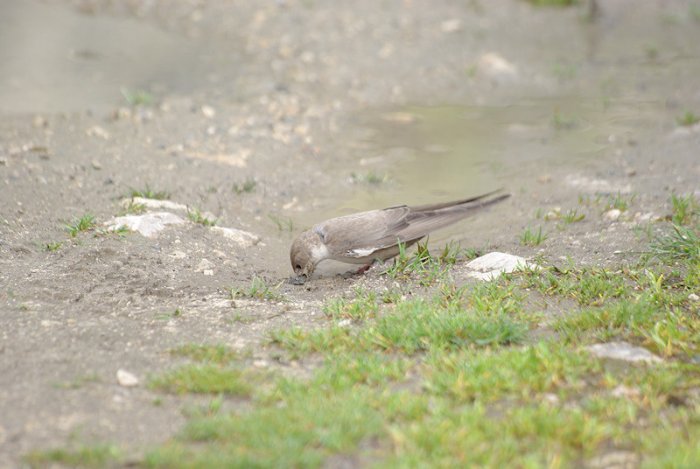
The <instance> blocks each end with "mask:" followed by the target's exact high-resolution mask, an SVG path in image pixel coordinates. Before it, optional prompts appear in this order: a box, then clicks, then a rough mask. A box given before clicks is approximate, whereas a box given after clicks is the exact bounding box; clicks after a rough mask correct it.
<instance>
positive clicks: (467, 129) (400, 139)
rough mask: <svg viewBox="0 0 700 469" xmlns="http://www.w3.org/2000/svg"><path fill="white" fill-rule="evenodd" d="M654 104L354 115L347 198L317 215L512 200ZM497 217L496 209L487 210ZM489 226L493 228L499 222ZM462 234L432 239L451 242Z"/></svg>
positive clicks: (592, 152) (646, 117) (595, 151)
mask: <svg viewBox="0 0 700 469" xmlns="http://www.w3.org/2000/svg"><path fill="white" fill-rule="evenodd" d="M659 107H660V104H659V103H655V102H648V103H640V102H629V101H622V100H619V101H611V100H603V99H596V98H576V97H562V98H542V99H528V100H522V101H520V102H519V103H517V104H513V105H509V106H502V107H493V106H454V105H453V106H435V107H419V106H411V107H405V108H401V109H392V110H381V111H374V112H368V113H365V114H363V115H362V116H361V117H360V118H359V119H358V120H359V121H360V122H361V123H360V124H359V125H360V126H361V127H363V128H364V129H365V134H364V136H363V137H361V138H359V139H358V141H355V142H350V146H351V147H353V146H354V147H355V148H356V150H355V151H356V153H357V155H356V158H355V162H356V164H355V165H354V166H353V168H355V169H354V170H353V171H352V173H354V175H351V176H350V179H353V177H354V179H355V185H356V190H354V191H352V192H351V194H349V196H347V197H346V196H342V197H340V196H339V197H338V198H337V199H336V200H335V201H334V202H333V204H329V208H328V210H325V211H324V212H323V213H314V214H309V217H308V220H304V221H305V222H306V223H307V224H312V223H313V221H314V220H313V217H315V218H316V220H315V221H318V219H320V218H325V217H332V216H337V215H340V214H345V213H351V212H353V211H359V210H369V209H372V208H380V207H387V206H391V205H396V204H400V203H407V204H423V203H430V202H437V201H445V200H453V199H458V198H463V197H467V196H471V195H476V194H480V193H484V192H488V191H491V190H494V189H498V188H503V189H505V190H507V191H509V192H511V193H513V194H514V195H516V196H517V193H518V191H519V189H520V188H521V187H520V186H519V185H518V181H519V180H521V181H522V180H524V179H525V178H527V179H532V178H533V177H542V178H546V177H548V175H549V172H550V171H552V170H555V169H561V168H568V171H570V172H572V173H575V172H576V171H578V170H583V169H584V168H585V167H586V166H587V165H588V164H589V163H592V162H594V161H595V160H596V159H599V158H603V157H605V156H606V155H607V156H609V150H610V147H611V146H613V145H615V144H616V143H617V142H619V141H620V140H625V139H627V138H630V137H629V136H630V135H632V134H633V132H634V131H638V130H639V129H640V128H644V127H649V126H651V125H653V122H654V115H655V114H657V113H658V110H659ZM494 210H497V209H494ZM500 222H501V220H500V218H494V223H500ZM464 233H465V226H464V225H462V226H456V227H453V228H449V229H446V230H444V231H443V232H441V233H438V234H436V235H433V237H432V239H431V241H432V242H436V243H441V242H445V241H446V240H448V239H455V240H459V239H460V238H463V237H464V236H465V234H464Z"/></svg>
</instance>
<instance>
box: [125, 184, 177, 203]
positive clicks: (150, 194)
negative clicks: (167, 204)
mask: <svg viewBox="0 0 700 469" xmlns="http://www.w3.org/2000/svg"><path fill="white" fill-rule="evenodd" d="M128 196H129V197H131V198H132V199H133V198H134V197H141V198H144V199H154V200H166V199H169V198H170V193H169V192H166V191H155V190H153V189H151V188H150V187H149V185H148V184H146V187H145V188H144V189H141V190H139V189H133V188H132V189H131V190H130V191H129V194H128Z"/></svg>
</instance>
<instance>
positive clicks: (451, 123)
mask: <svg viewBox="0 0 700 469" xmlns="http://www.w3.org/2000/svg"><path fill="white" fill-rule="evenodd" d="M13 3H18V4H25V6H15V5H12V4H9V2H6V4H4V5H3V6H0V16H4V17H5V18H6V19H7V18H16V21H14V22H13V24H14V25H15V28H17V29H18V30H22V31H25V32H24V34H17V35H10V34H9V33H7V32H6V33H4V34H2V35H0V50H2V51H3V52H2V54H5V55H1V56H0V58H3V62H4V63H5V64H8V65H11V67H8V66H6V65H3V66H2V67H1V70H0V85H1V86H2V88H3V91H2V92H0V201H1V203H0V322H1V324H2V326H1V327H0V466H1V467H17V466H19V465H21V457H22V455H23V454H26V453H27V452H28V451H30V450H32V449H37V448H47V447H54V446H62V445H66V444H68V443H70V442H74V441H80V442H94V441H109V442H113V443H115V444H117V445H119V446H120V447H122V448H126V449H127V450H128V451H129V452H131V453H132V454H133V455H134V457H138V455H139V454H140V453H141V452H142V451H143V450H144V449H145V448H147V447H148V446H149V445H153V444H156V443H159V442H162V441H165V440H167V439H168V438H169V437H171V436H172V435H174V434H175V433H176V432H177V431H178V429H179V428H180V427H181V425H182V424H183V422H184V419H185V417H184V416H183V411H182V409H183V408H184V407H185V406H186V405H187V402H188V399H187V398H181V397H176V396H167V395H165V396H163V395H161V394H159V393H156V392H153V391H151V390H149V389H148V388H147V386H146V383H147V381H148V377H149V376H153V375H154V374H156V373H157V372H158V371H160V370H163V369H166V368H168V367H170V366H172V364H173V358H172V357H171V356H170V355H169V354H168V351H169V350H170V349H171V348H172V347H175V346H177V345H181V344H187V343H222V344H227V345H229V346H232V347H235V348H237V349H247V350H250V361H251V363H258V364H259V365H260V366H267V365H266V363H268V362H269V361H270V359H271V358H270V356H271V353H272V352H271V351H270V350H269V347H267V346H266V345H265V344H266V339H267V337H268V335H267V334H268V333H269V331H271V330H273V329H276V328H284V327H289V326H291V325H302V326H308V327H313V326H314V325H315V324H320V323H322V321H323V314H322V311H321V305H322V303H323V301H324V300H325V299H326V298H328V297H331V296H337V295H342V294H344V293H346V292H350V291H352V289H353V288H354V287H356V286H357V285H365V286H370V287H372V286H376V285H381V283H382V282H384V281H385V279H384V278H382V277H381V275H379V274H378V273H376V272H375V273H372V274H370V275H368V276H365V277H358V278H351V279H342V278H331V279H322V280H319V281H316V282H312V283H309V284H307V286H306V287H295V286H292V285H289V284H286V283H282V284H281V285H280V287H279V291H280V293H281V294H282V295H284V297H285V298H286V300H287V301H284V302H281V301H280V302H275V301H242V300H238V301H233V302H232V301H231V299H230V289H231V288H233V287H239V288H245V287H247V286H248V285H249V284H250V282H251V280H252V279H253V278H254V277H255V276H259V277H262V278H265V279H267V281H268V282H269V283H270V284H273V285H276V284H279V283H280V282H283V281H284V280H285V279H286V278H287V277H288V276H289V275H290V274H291V270H290V266H289V260H288V259H289V258H288V249H289V244H290V242H291V240H292V239H293V236H294V235H295V234H296V233H298V232H299V231H300V230H302V229H303V228H305V227H308V226H310V225H311V224H312V223H313V222H315V221H320V220H322V219H324V218H326V217H329V216H334V215H340V214H344V213H348V212H350V211H354V210H365V209H370V208H379V207H382V206H389V205H394V204H398V203H428V202H432V201H435V200H449V199H450V198H459V197H464V196H469V195H475V194H477V193H480V192H483V191H486V190H489V189H493V188H496V187H499V186H501V187H505V188H507V189H508V190H509V191H510V192H511V193H512V194H513V197H511V198H510V199H509V200H508V201H507V202H505V203H503V204H501V205H500V206H498V207H496V208H493V209H491V210H489V211H488V212H485V213H483V214H482V215H480V216H479V217H476V218H474V219H472V220H470V221H468V222H465V223H461V224H459V225H458V226H456V227H455V228H453V229H451V230H447V231H446V233H445V234H442V235H439V236H437V237H436V238H434V239H432V240H431V241H432V244H435V245H437V246H439V245H441V244H444V242H445V241H447V240H456V241H459V242H460V243H461V245H462V246H465V247H466V246H469V247H474V248H478V249H479V250H482V251H487V250H499V251H504V252H509V253H512V254H517V255H521V256H524V257H527V258H533V257H536V256H539V257H540V258H544V259H546V260H548V261H549V262H555V263H556V262H564V261H565V260H566V259H567V258H570V259H571V260H572V261H573V262H575V263H576V264H600V265H620V264H622V263H624V262H625V261H626V260H627V259H628V258H629V257H630V256H632V255H634V254H636V253H637V252H638V251H639V250H640V249H641V248H642V246H643V245H644V242H645V241H646V238H645V236H646V233H648V230H652V231H653V230H654V225H653V223H652V224H650V222H653V221H654V220H656V219H658V218H660V217H663V216H665V215H666V214H667V213H668V212H669V206H668V199H669V197H670V195H671V194H672V193H678V194H687V193H693V192H695V193H696V195H699V196H700V192H699V191H700V184H699V183H698V181H700V126H699V125H698V124H695V125H694V126H682V125H679V123H678V122H677V119H678V118H679V117H681V116H683V115H684V114H685V113H686V112H687V111H690V112H695V113H696V114H698V113H700V80H698V76H700V17H699V16H698V5H697V3H694V2H690V1H675V2H665V1H661V0H659V1H645V2H638V1H633V0H601V1H599V2H598V9H597V11H596V14H595V16H593V17H592V18H591V17H589V15H590V11H589V7H588V5H580V6H576V7H571V8H535V7H532V6H531V5H530V4H529V3H527V2H525V1H516V0H499V1H488V2H486V1H465V2H450V1H428V0H425V1H421V0H406V1H403V2H375V1H365V0H360V1H355V2H334V1H313V0H312V1H306V0H299V1H293V0H290V1H276V2H271V1H270V2H252V1H251V2H244V1H236V0H232V1H211V2H200V1H181V2H177V3H176V4H173V2H170V1H166V0H160V1H159V0H156V1H138V0H130V1H126V2H111V1H100V0H94V1H87V0H86V1H77V0H76V1H59V0H56V1H48V2H13ZM23 9H26V10H23ZM3 10H4V14H3ZM22 21H27V23H26V27H23V26H22V25H23V24H24V23H22ZM6 31H7V30H6ZM69 31H70V32H72V33H71V34H68V33H67V32H69ZM42 35H46V36H42ZM122 35H123V36H122ZM35 36H36V37H47V38H53V39H49V40H48V43H49V45H48V46H46V45H45V46H46V47H49V46H50V48H48V49H41V50H39V49H36V50H35V49H32V47H30V44H34V45H35V46H36V44H35V43H37V42H42V41H38V40H35V39H32V37H35ZM129 38H130V39H129ZM134 38H137V39H139V40H142V41H144V42H143V43H139V42H138V41H137V40H136V39H134ZM25 45H26V47H25ZM37 47H38V46H37ZM42 47H43V46H42ZM120 47H121V48H120ZM120 54H121V55H120ZM8 57H9V58H8ZM54 59H55V60H54ZM37 70H38V71H37ZM36 77H41V79H38V78H36ZM35 78H36V79H35ZM117 82H120V83H117ZM120 86H121V87H125V88H127V89H128V90H145V91H148V93H149V96H152V97H153V101H152V102H151V103H143V104H139V105H129V104H128V103H127V102H126V101H125V99H124V98H123V97H122V96H121V95H120V89H119V88H120ZM132 104H133V103H132ZM437 111H439V112H437ZM436 129H437V130H436ZM440 129H442V130H444V132H442V131H440ZM474 129H479V130H478V131H475V130H474ZM465 134H466V135H470V136H472V137H473V138H472V141H473V142H476V143H473V146H471V147H470V146H469V145H470V143H469V142H466V143H465V141H463V140H461V139H460V136H462V135H465ZM465 155H471V156H465ZM426 161H427V162H428V163H426ZM417 162H422V163H421V164H418V163H417ZM426 164H427V166H426ZM352 174H355V177H352ZM368 174H374V175H375V176H376V175H377V174H380V175H386V180H385V179H384V178H383V176H382V178H379V179H381V180H379V181H375V180H373V179H372V178H369V177H366V178H363V177H362V175H368ZM358 175H360V176H359V177H358ZM448 177H449V178H450V179H449V181H448V180H447V178H448ZM246 180H254V181H255V187H254V188H253V189H252V190H250V191H249V192H246V191H243V190H240V188H241V187H242V185H243V183H244V182H245V181H246ZM145 187H149V188H152V189H154V190H162V191H167V192H168V193H169V195H170V196H169V199H170V200H172V201H174V202H178V203H182V204H185V205H187V206H189V207H196V208H198V209H200V210H202V211H207V212H210V213H212V214H213V215H214V216H215V217H216V219H217V224H218V225H220V226H224V227H232V228H237V229H241V230H245V231H248V232H251V233H254V234H255V235H257V236H259V237H260V239H261V241H260V242H259V243H257V244H256V245H254V246H250V247H241V246H240V245H238V244H237V243H236V242H233V241H231V240H229V239H227V238H225V237H223V236H222V235H221V234H219V233H216V232H214V231H212V230H211V229H210V228H208V227H205V226H202V225H199V224H194V223H187V224H185V225H181V226H176V227H170V228H167V229H165V230H164V231H163V232H161V233H160V235H159V236H158V237H156V238H146V237H143V236H141V235H139V234H138V233H131V234H126V235H122V236H119V235H116V234H107V233H102V232H101V231H100V230H96V229H93V230H90V231H88V232H85V233H79V234H78V235H77V236H76V237H75V238H71V237H70V236H69V234H68V233H67V231H66V229H65V224H66V223H70V222H71V221H72V220H73V219H74V218H76V217H80V216H82V215H84V214H86V213H89V214H92V215H94V216H95V218H96V220H97V223H98V228H100V227H101V226H102V223H104V222H105V221H107V220H109V219H110V218H111V217H113V216H115V215H118V214H119V213H120V211H121V210H122V207H121V205H120V204H121V200H122V199H123V198H125V197H127V196H128V194H129V193H130V190H131V189H144V188H145ZM236 188H239V190H236ZM615 197H619V198H622V199H624V200H625V201H627V202H628V204H629V207H628V208H627V209H626V210H624V211H623V212H622V213H621V214H620V215H619V217H618V216H615V214H614V213H613V214H609V211H608V210H607V208H606V206H605V204H606V203H607V202H606V201H609V200H612V199H614V198H615ZM557 207H559V208H561V210H562V211H563V212H565V211H566V210H569V209H572V210H573V209H576V210H578V211H579V212H580V213H583V214H585V215H586V218H585V219H584V220H583V221H581V222H580V223H576V224H572V225H571V226H570V227H566V228H557V224H556V223H555V222H547V221H545V220H544V219H543V218H542V217H543V214H546V213H547V212H549V211H552V210H555V209H556V208H557ZM538 216H539V218H538ZM539 225H541V226H544V227H545V229H546V230H547V232H548V239H547V240H546V241H545V242H544V243H543V244H541V245H540V246H537V247H527V246H522V245H521V244H520V235H521V233H522V232H523V230H524V229H525V228H526V227H528V226H535V227H536V226H539ZM49 243H61V245H60V247H58V248H57V249H55V250H50V249H47V248H46V246H47V244H49ZM203 259H206V260H207V262H206V263H204V266H205V267H206V268H203V267H202V266H203V264H202V262H203ZM294 366H300V365H298V364H294V363H292V364H289V367H290V368H294ZM120 369H122V370H127V371H128V372H130V373H132V374H133V375H135V376H136V377H137V378H138V379H139V381H140V382H139V385H138V386H135V387H125V386H121V385H120V384H119V383H118V381H117V378H116V374H117V371H118V370H120ZM156 399H158V400H159V402H160V405H154V404H153V402H154V400H156ZM161 401H162V402H161Z"/></svg>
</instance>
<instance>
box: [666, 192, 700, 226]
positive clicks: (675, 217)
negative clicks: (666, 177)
mask: <svg viewBox="0 0 700 469" xmlns="http://www.w3.org/2000/svg"><path fill="white" fill-rule="evenodd" d="M698 214H700V203H699V202H698V200H697V199H696V198H695V196H694V195H693V194H688V195H687V196H685V197H684V196H682V195H676V194H673V195H672V196H671V222H673V224H675V225H690V224H691V223H692V222H693V221H694V220H695V219H696V218H697V216H698Z"/></svg>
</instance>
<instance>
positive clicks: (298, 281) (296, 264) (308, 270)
mask: <svg viewBox="0 0 700 469" xmlns="http://www.w3.org/2000/svg"><path fill="white" fill-rule="evenodd" d="M325 250H326V247H325V245H324V244H323V242H322V241H321V238H320V237H319V236H318V234H316V233H315V232H313V231H311V230H309V231H304V232H303V233H301V234H300V235H299V236H297V238H296V239H295V240H294V242H293V243H292V248H291V249H290V250H289V259H290V260H291V262H292V269H294V274H295V277H292V278H291V282H292V283H293V284H295V285H302V284H303V283H304V282H306V281H307V280H308V279H309V277H311V274H313V273H314V270H315V269H316V264H318V263H319V261H321V259H322V254H321V253H322V252H323V251H325Z"/></svg>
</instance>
